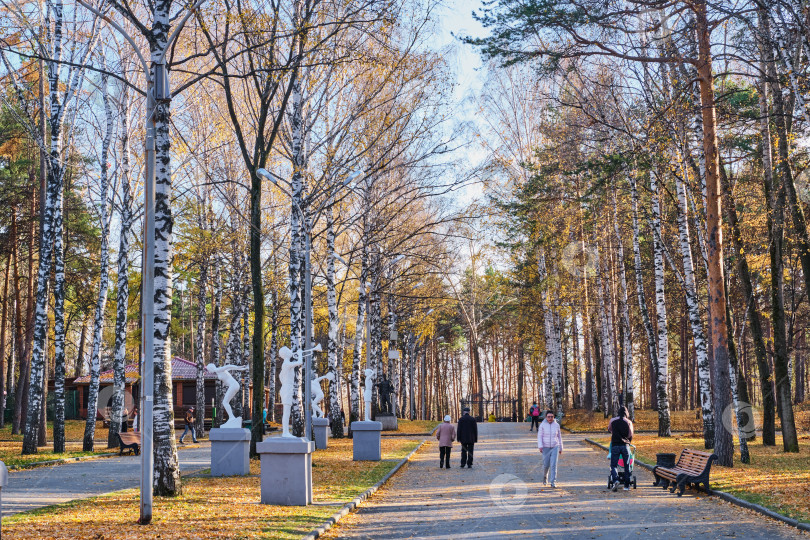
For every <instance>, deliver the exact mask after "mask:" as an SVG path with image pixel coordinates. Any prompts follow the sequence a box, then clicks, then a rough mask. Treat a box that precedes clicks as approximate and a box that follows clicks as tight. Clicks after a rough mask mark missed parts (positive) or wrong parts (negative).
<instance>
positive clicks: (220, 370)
mask: <svg viewBox="0 0 810 540" xmlns="http://www.w3.org/2000/svg"><path fill="white" fill-rule="evenodd" d="M207 368H208V371H210V372H211V373H216V375H217V379H219V380H220V381H222V384H223V385H225V386H227V387H228V389H227V390H226V391H225V395H224V396H223V397H222V406H223V407H224V408H225V411H226V412H227V413H228V421H227V422H225V423H224V424H222V425H221V426H219V427H221V428H226V429H227V428H241V427H242V417H241V416H234V414H233V409H231V399H233V396H235V395H236V393H237V392H238V391H239V386H240V385H239V381H237V380H236V379H234V378H233V376H232V375H231V373H230V372H231V371H232V370H234V371H245V370H247V369H248V367H247V366H234V365H233V364H227V365H225V366H222V367H217V366H215V365H214V364H208V366H207Z"/></svg>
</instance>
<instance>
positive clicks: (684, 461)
mask: <svg viewBox="0 0 810 540" xmlns="http://www.w3.org/2000/svg"><path fill="white" fill-rule="evenodd" d="M712 456H714V454H710V453H708V452H701V451H700V450H690V449H689V448H684V449H683V451H682V452H681V457H679V458H678V464H677V465H676V467H678V468H681V469H693V470H701V471H702V470H703V469H705V468H706V466H707V465H708V464H709V461H711V459H712Z"/></svg>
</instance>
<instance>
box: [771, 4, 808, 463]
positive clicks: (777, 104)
mask: <svg viewBox="0 0 810 540" xmlns="http://www.w3.org/2000/svg"><path fill="white" fill-rule="evenodd" d="M758 15H759V24H760V38H761V43H762V50H763V53H764V54H763V57H764V59H765V68H766V73H767V75H768V79H769V83H770V87H771V97H772V99H773V108H774V115H773V117H772V118H771V119H772V120H773V123H774V127H775V128H776V137H777V149H778V154H777V155H778V159H777V161H776V163H775V165H776V169H777V170H779V172H780V175H778V176H777V175H772V181H773V185H772V187H771V190H770V191H771V195H770V197H769V198H770V200H769V202H770V203H771V213H772V225H773V227H772V231H773V232H772V238H771V245H770V247H771V287H772V291H771V305H772V309H773V315H772V322H773V327H774V328H773V339H774V356H773V363H774V377H775V379H776V380H775V383H776V400H777V406H778V408H777V410H778V412H779V418H780V420H781V424H782V442H783V446H784V450H785V452H798V451H799V439H798V434H797V432H796V422H795V419H794V417H793V402H792V400H791V390H790V372H789V368H788V365H789V357H788V348H787V336H786V329H785V314H784V290H783V287H784V277H783V274H782V273H781V272H783V270H784V262H783V259H782V257H783V254H782V246H783V242H784V238H783V234H784V233H783V231H784V206H785V199H787V202H788V204H790V210H791V215H792V217H793V228H794V231H795V232H796V237H797V238H796V240H797V243H798V248H799V260H800V261H801V264H802V272H803V274H804V279H805V287H806V288H807V290H810V240H808V235H807V225H806V222H805V220H804V214H803V212H802V210H801V207H800V206H799V205H798V203H797V201H796V189H795V186H794V183H793V171H792V169H791V168H790V150H789V147H788V144H789V141H788V136H789V134H788V128H787V123H786V118H785V116H786V114H785V113H786V108H785V105H784V100H783V98H782V87H781V85H780V84H779V78H778V75H777V73H776V68H775V66H774V63H773V48H772V45H771V40H770V21H769V17H768V14H767V12H766V11H765V10H764V9H763V8H762V7H760V8H759V9H758ZM766 181H767V178H766ZM766 189H767V186H766ZM775 272H780V274H779V275H774V273H775Z"/></svg>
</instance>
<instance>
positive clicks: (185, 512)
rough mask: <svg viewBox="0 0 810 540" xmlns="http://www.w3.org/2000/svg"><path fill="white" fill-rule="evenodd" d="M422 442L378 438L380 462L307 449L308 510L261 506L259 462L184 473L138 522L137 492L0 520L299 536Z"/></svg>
mask: <svg viewBox="0 0 810 540" xmlns="http://www.w3.org/2000/svg"><path fill="white" fill-rule="evenodd" d="M419 442H420V441H418V440H413V439H402V438H399V439H383V440H382V450H383V456H382V457H383V460H391V461H380V462H368V461H358V462H355V461H352V443H351V440H349V439H331V440H330V441H329V448H328V449H326V450H318V451H317V452H315V453H314V454H313V463H312V477H313V491H314V493H313V494H314V497H315V504H313V505H311V506H308V507H294V506H293V507H288V506H270V505H262V504H259V494H260V479H259V476H258V475H259V472H260V467H259V461H258V460H253V461H251V466H250V472H251V475H250V476H244V477H231V478H186V479H184V480H183V494H182V495H180V496H177V497H171V498H169V497H155V499H154V521H153V524H152V525H151V526H147V527H143V526H140V525H138V524H137V520H138V490H137V489H129V490H124V491H119V492H116V493H112V494H108V495H104V496H101V497H96V498H93V499H85V500H82V501H73V502H70V503H66V504H63V505H57V506H52V507H48V508H44V509H41V510H37V511H33V512H26V513H24V514H17V515H15V516H12V517H9V518H6V519H4V520H3V534H5V535H6V539H7V540H8V539H25V540H36V539H65V540H67V539H73V538H76V537H77V536H81V537H82V538H93V539H98V540H104V539H106V540H113V539H119V538H127V539H150V540H151V539H153V538H161V539H163V540H167V539H174V538H177V539H179V538H183V539H192V538H193V539H196V538H199V539H208V538H229V539H231V538H233V539H236V538H273V539H287V538H300V537H301V536H303V535H304V534H306V533H308V532H309V531H310V530H312V529H313V528H314V527H315V526H316V525H318V524H320V523H321V522H323V521H324V520H325V519H326V518H327V517H329V516H330V515H332V514H333V513H334V512H336V511H337V510H338V509H339V508H340V507H341V506H342V505H343V504H345V503H346V502H348V501H349V500H351V499H352V498H354V497H356V496H357V495H359V494H361V493H362V492H364V491H365V490H366V489H368V488H369V487H371V486H372V485H374V484H375V483H377V482H378V481H379V480H381V479H382V477H383V476H385V475H386V474H387V473H388V472H389V471H390V470H391V469H393V468H394V466H396V464H397V462H398V461H399V460H400V459H402V458H403V457H405V456H406V455H407V454H408V452H410V451H411V450H413V449H414V448H415V447H416V446H417V445H418V444H419Z"/></svg>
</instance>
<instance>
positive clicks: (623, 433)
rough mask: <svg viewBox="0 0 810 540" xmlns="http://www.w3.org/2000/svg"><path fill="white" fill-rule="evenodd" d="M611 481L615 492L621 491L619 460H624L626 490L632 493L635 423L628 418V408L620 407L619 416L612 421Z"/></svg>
mask: <svg viewBox="0 0 810 540" xmlns="http://www.w3.org/2000/svg"><path fill="white" fill-rule="evenodd" d="M608 432H610V481H611V482H612V483H613V488H612V489H613V491H616V490H618V489H619V458H621V459H623V460H624V490H625V491H630V450H629V449H628V448H627V445H628V444H630V442H631V441H632V440H633V422H632V421H631V420H630V419H629V418H627V407H619V416H617V417H615V418H613V419H611V420H610V423H609V424H608Z"/></svg>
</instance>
